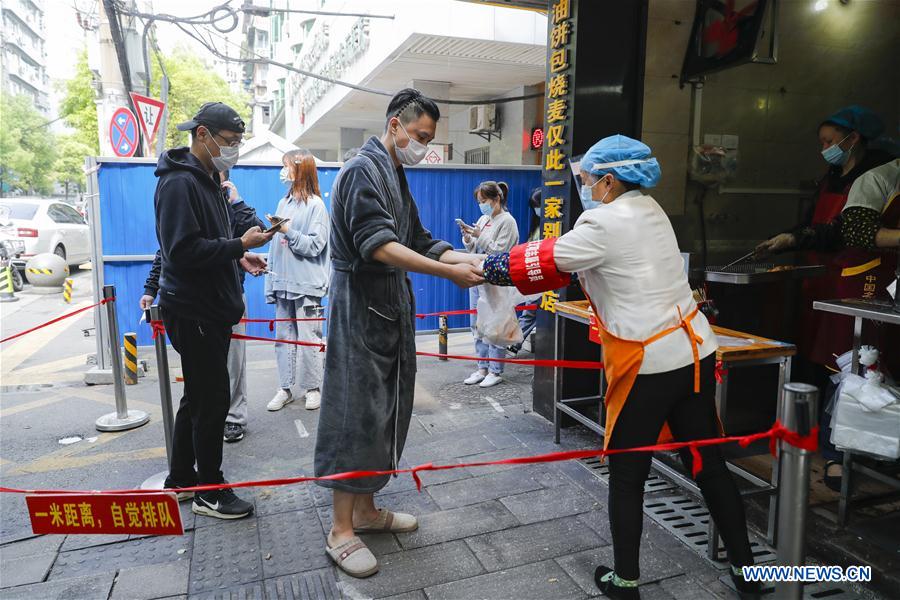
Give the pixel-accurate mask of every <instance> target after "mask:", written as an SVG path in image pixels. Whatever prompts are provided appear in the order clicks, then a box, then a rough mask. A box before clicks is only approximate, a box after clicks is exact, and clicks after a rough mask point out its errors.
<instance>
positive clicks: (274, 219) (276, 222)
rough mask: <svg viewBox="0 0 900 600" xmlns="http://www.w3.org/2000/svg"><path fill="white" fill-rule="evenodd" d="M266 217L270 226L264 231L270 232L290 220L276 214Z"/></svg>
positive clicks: (277, 229)
mask: <svg viewBox="0 0 900 600" xmlns="http://www.w3.org/2000/svg"><path fill="white" fill-rule="evenodd" d="M266 218H267V219H268V220H269V222H270V223H271V224H272V226H271V227H269V228H268V229H266V233H272V232H274V231H279V230H280V229H281V226H282V225H284V224H285V223H287V222H288V221H290V219H282V218H281V217H279V216H278V215H266Z"/></svg>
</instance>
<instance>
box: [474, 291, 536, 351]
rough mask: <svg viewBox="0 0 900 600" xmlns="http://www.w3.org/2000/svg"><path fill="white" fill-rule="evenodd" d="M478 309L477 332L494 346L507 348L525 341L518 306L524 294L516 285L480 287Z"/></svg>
mask: <svg viewBox="0 0 900 600" xmlns="http://www.w3.org/2000/svg"><path fill="white" fill-rule="evenodd" d="M478 292H479V296H478V305H477V306H476V307H475V308H476V310H477V311H478V315H477V318H476V320H475V333H476V334H477V335H478V337H480V338H481V339H483V340H485V341H486V342H487V343H489V344H492V345H494V346H500V347H501V348H505V347H506V346H511V345H513V344H521V343H522V342H523V341H524V338H523V337H522V329H521V328H520V327H519V320H518V319H517V318H516V306H517V305H518V304H520V303H521V302H522V300H523V296H522V294H520V293H519V291H518V290H517V289H516V288H514V287H501V286H496V285H490V284H484V285H481V286H479V288H478Z"/></svg>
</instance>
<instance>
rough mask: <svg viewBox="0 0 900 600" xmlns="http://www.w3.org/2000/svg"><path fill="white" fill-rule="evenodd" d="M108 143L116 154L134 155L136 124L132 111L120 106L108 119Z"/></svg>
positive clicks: (136, 138)
mask: <svg viewBox="0 0 900 600" xmlns="http://www.w3.org/2000/svg"><path fill="white" fill-rule="evenodd" d="M109 143H110V145H111V146H112V151H113V153H115V155H116V156H122V157H129V156H134V152H135V150H137V145H138V124H137V121H136V120H135V118H134V113H132V112H131V111H130V110H128V109H127V108H125V107H124V106H121V107H119V108H117V109H116V112H114V113H113V116H112V119H110V120H109Z"/></svg>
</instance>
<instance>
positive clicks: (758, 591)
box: [729, 568, 763, 600]
mask: <svg viewBox="0 0 900 600" xmlns="http://www.w3.org/2000/svg"><path fill="white" fill-rule="evenodd" d="M729 571H730V573H729V574H730V575H731V582H732V583H733V584H734V587H735V589H736V590H737V591H738V594H740V596H741V599H742V600H757V599H758V598H761V597H762V593H763V586H762V584H761V583H760V582H758V581H747V580H746V579H744V573H743V572H742V571H741V572H738V573H735V572H734V568H732V569H729Z"/></svg>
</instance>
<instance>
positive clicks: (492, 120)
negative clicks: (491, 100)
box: [469, 104, 500, 133]
mask: <svg viewBox="0 0 900 600" xmlns="http://www.w3.org/2000/svg"><path fill="white" fill-rule="evenodd" d="M499 125H500V124H499V122H498V121H497V105H496V104H480V105H478V106H472V107H470V108H469V133H497V132H498V131H500V127H499Z"/></svg>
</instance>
